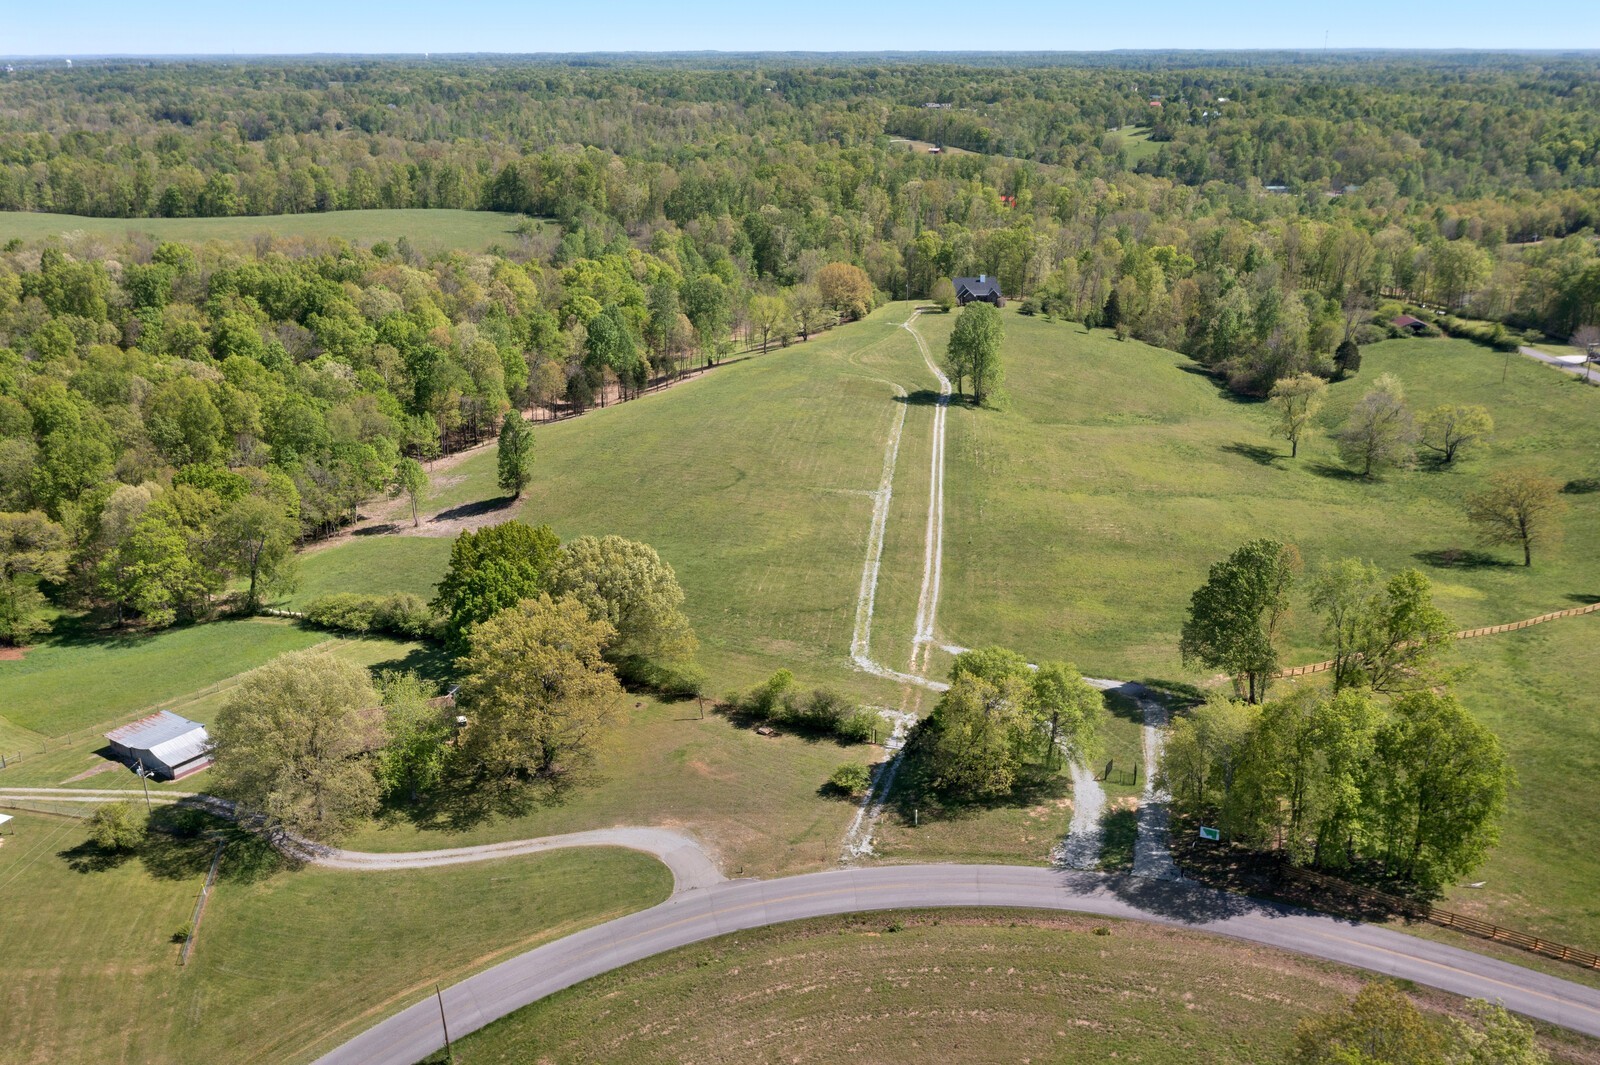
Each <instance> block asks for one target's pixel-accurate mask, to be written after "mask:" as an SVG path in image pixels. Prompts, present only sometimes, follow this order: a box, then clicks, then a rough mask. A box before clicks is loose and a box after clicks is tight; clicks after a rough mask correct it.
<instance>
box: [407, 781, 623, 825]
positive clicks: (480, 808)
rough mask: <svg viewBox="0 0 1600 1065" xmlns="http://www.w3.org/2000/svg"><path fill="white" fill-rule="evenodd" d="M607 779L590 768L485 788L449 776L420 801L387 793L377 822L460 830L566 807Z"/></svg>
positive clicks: (482, 785)
mask: <svg viewBox="0 0 1600 1065" xmlns="http://www.w3.org/2000/svg"><path fill="white" fill-rule="evenodd" d="M603 780H604V778H603V777H602V775H601V774H600V773H599V772H598V771H597V770H595V769H593V768H592V767H591V768H584V769H577V770H570V771H567V772H563V773H559V774H553V775H550V776H545V777H539V778H537V779H534V780H529V781H524V782H521V783H518V784H514V785H504V786H486V785H484V784H483V783H482V782H480V781H478V780H476V779H474V778H471V777H466V776H461V777H447V778H446V779H445V780H444V781H443V782H442V783H441V784H440V785H439V786H438V787H437V788H435V789H434V790H433V791H430V792H427V793H425V794H423V795H422V796H421V797H420V798H419V799H418V800H417V801H416V802H412V801H410V797H409V796H407V795H403V794H398V795H390V796H388V797H387V798H386V799H385V800H384V803H383V805H382V807H381V808H380V809H379V812H378V817H377V820H378V822H379V823H380V824H388V825H396V824H409V825H410V826H411V827H412V828H414V829H417V830H418V831H421V832H461V831H464V830H466V829H470V828H476V827H478V826H480V825H485V824H488V823H490V822H493V821H497V820H501V819H511V818H517V817H525V816H527V815H528V814H531V813H533V812H534V811H535V810H540V809H544V808H547V807H555V806H562V805H565V804H566V802H567V800H568V799H570V798H571V797H572V796H573V795H574V794H576V793H577V792H578V791H579V790H580V789H582V788H585V787H592V786H594V785H597V784H600V783H602V782H603Z"/></svg>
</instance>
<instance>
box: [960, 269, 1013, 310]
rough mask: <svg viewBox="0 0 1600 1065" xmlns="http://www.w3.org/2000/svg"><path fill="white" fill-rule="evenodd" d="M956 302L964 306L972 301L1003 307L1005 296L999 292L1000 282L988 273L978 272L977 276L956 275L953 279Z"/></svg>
mask: <svg viewBox="0 0 1600 1065" xmlns="http://www.w3.org/2000/svg"><path fill="white" fill-rule="evenodd" d="M955 285H956V302H957V303H959V304H961V306H963V307H965V306H966V305H967V304H969V303H972V302H973V301H979V302H982V303H992V304H994V305H995V306H996V307H1004V306H1005V305H1006V298H1005V297H1004V296H1002V295H1001V294H1000V282H998V281H996V280H995V279H994V278H992V277H990V276H989V275H988V274H979V275H978V276H977V277H958V278H956V279H955Z"/></svg>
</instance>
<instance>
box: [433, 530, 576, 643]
mask: <svg viewBox="0 0 1600 1065" xmlns="http://www.w3.org/2000/svg"><path fill="white" fill-rule="evenodd" d="M560 562H561V540H560V539H559V538H558V537H557V536H556V534H555V533H553V532H551V531H550V526H548V525H540V526H537V527H535V526H532V525H528V524H526V523H524V522H520V521H507V522H501V523H500V524H499V525H490V526H488V527H486V528H483V529H479V530H477V531H476V532H472V531H468V532H464V533H462V534H461V535H459V536H457V537H456V540H455V543H454V544H453V545H452V546H451V548H450V565H449V566H448V568H446V570H445V574H444V579H443V580H441V581H440V582H439V586H438V591H437V593H436V594H435V596H434V599H433V604H432V605H433V609H434V610H435V611H436V612H438V613H439V614H441V615H443V616H444V632H445V640H446V643H447V645H448V646H449V647H450V648H451V649H452V650H455V651H461V650H464V649H465V647H466V636H467V632H468V630H469V629H471V627H472V626H473V625H475V624H477V623H479V622H482V621H487V620H488V619H489V618H491V617H493V616H494V615H495V614H497V613H499V612H500V611H502V610H505V609H507V608H509V607H512V606H515V605H516V604H517V603H518V602H519V601H521V600H523V599H532V598H534V597H535V596H537V595H538V594H539V593H540V592H541V591H544V590H545V589H546V588H547V587H548V582H549V579H550V575H551V573H552V572H553V570H554V569H555V568H556V567H557V566H559V565H560Z"/></svg>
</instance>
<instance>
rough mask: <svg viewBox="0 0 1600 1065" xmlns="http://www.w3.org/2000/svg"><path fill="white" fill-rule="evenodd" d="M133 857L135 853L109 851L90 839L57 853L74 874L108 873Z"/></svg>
mask: <svg viewBox="0 0 1600 1065" xmlns="http://www.w3.org/2000/svg"><path fill="white" fill-rule="evenodd" d="M133 856H134V852H133V851H109V850H106V849H105V848H104V847H102V846H100V844H98V843H96V842H94V841H93V840H88V839H86V840H84V841H83V842H82V843H80V844H78V845H77V846H76V847H68V848H67V849H66V850H62V851H57V852H56V857H57V858H60V859H61V860H62V861H64V862H66V863H67V868H69V869H71V870H72V871H73V872H74V873H104V872H108V871H110V870H112V869H117V868H120V867H121V866H123V865H125V864H126V863H127V862H128V860H129V859H130V858H132V857H133Z"/></svg>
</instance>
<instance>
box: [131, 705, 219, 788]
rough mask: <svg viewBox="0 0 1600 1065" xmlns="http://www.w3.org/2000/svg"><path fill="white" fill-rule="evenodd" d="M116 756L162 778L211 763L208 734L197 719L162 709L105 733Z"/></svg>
mask: <svg viewBox="0 0 1600 1065" xmlns="http://www.w3.org/2000/svg"><path fill="white" fill-rule="evenodd" d="M106 740H107V741H109V742H110V744H111V750H112V752H113V753H115V754H116V756H117V757H118V758H120V759H122V760H123V761H124V762H127V763H128V764H129V765H130V766H134V767H138V766H143V767H144V770H145V772H146V773H149V774H150V775H151V776H154V777H157V778H160V779H162V780H177V779H179V778H180V777H186V776H188V775H189V774H190V773H198V772H200V770H202V769H204V768H206V766H208V765H210V764H211V737H210V736H209V735H207V734H206V727H205V726H204V725H202V724H200V722H198V721H190V720H189V719H188V718H186V717H180V716H178V715H177V714H174V713H173V712H172V711H171V710H162V711H161V712H159V713H155V714H151V715H150V716H149V717H142V718H140V719H139V720H138V721H135V722H134V723H133V724H131V725H123V726H122V727H121V728H119V729H113V730H112V731H110V732H108V733H106Z"/></svg>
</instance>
